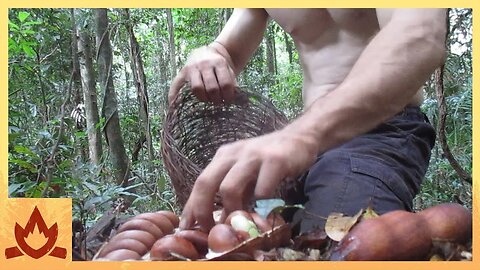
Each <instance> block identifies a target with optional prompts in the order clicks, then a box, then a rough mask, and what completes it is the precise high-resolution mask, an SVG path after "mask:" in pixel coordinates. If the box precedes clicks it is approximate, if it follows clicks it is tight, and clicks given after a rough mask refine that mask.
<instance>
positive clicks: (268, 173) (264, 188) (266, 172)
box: [254, 160, 286, 199]
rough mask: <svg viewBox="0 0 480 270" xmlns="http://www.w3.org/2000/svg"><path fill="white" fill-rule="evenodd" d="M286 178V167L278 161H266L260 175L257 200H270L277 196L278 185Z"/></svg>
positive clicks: (255, 194) (256, 191)
mask: <svg viewBox="0 0 480 270" xmlns="http://www.w3.org/2000/svg"><path fill="white" fill-rule="evenodd" d="M285 177H286V173H285V165H284V164H283V163H281V162H279V161H276V160H270V161H265V162H264V163H263V164H262V167H261V168H260V171H259V173H258V179H257V185H256V186H255V191H254V196H255V199H269V198H272V197H273V196H274V195H275V194H274V193H275V190H276V188H277V184H278V183H280V182H281V180H283V179H284V178H285Z"/></svg>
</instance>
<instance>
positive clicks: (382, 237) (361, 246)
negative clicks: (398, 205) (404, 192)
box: [330, 210, 432, 261]
mask: <svg viewBox="0 0 480 270" xmlns="http://www.w3.org/2000/svg"><path fill="white" fill-rule="evenodd" d="M431 247H432V241H431V239H430V233H429V229H428V225H427V223H426V222H425V221H424V219H423V218H422V217H420V216H419V215H417V214H414V213H410V212H406V211H400V210H398V211H393V212H389V213H387V214H384V215H382V216H380V217H377V218H371V219H367V220H362V221H361V222H360V223H358V224H357V225H355V226H354V227H353V228H352V229H351V230H350V232H349V233H348V234H347V235H346V236H345V237H344V238H343V239H342V240H341V241H340V242H339V244H338V247H337V248H336V249H334V251H333V252H332V255H331V257H330V259H331V260H334V261H336V260H349V261H379V260H380V261H392V260H424V259H425V258H426V256H427V255H428V253H429V252H430V249H431Z"/></svg>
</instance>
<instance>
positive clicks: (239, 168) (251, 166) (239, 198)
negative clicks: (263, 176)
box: [220, 162, 259, 214]
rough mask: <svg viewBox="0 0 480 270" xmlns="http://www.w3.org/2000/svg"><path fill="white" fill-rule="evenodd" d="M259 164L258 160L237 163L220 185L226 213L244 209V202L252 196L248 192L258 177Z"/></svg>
mask: <svg viewBox="0 0 480 270" xmlns="http://www.w3.org/2000/svg"><path fill="white" fill-rule="evenodd" d="M258 169H259V165H258V164H257V163H256V162H246V163H236V164H235V165H234V166H233V167H232V168H231V169H230V171H229V172H228V174H227V175H226V176H225V178H224V179H223V182H222V184H221V185H220V195H221V196H222V204H223V207H224V209H225V212H226V214H229V213H231V212H233V211H235V210H238V209H242V208H243V206H244V202H245V201H246V200H248V199H249V198H250V197H251V195H252V194H251V193H250V194H246V191H248V190H247V189H248V188H249V187H250V186H251V185H250V183H251V182H255V179H256V178H257V173H258Z"/></svg>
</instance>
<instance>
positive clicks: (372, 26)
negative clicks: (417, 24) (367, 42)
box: [266, 8, 379, 43]
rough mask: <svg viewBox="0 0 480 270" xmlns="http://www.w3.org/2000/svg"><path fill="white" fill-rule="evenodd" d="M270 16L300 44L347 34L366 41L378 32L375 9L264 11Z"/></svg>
mask: <svg viewBox="0 0 480 270" xmlns="http://www.w3.org/2000/svg"><path fill="white" fill-rule="evenodd" d="M266 11H267V13H268V14H269V16H270V17H271V18H272V19H273V20H274V21H276V22H277V23H278V24H279V25H280V26H281V27H282V28H283V29H284V30H285V31H286V32H288V33H289V34H290V35H292V37H293V38H294V39H295V40H296V41H299V42H307V43H308V42H311V41H314V40H316V39H319V38H321V37H322V36H323V35H328V36H330V35H332V34H334V33H336V32H338V31H348V32H350V33H351V34H353V35H358V36H364V37H369V36H372V35H373V34H374V33H375V32H376V31H378V29H379V27H378V20H377V17H376V13H375V9H322V8H318V9H266Z"/></svg>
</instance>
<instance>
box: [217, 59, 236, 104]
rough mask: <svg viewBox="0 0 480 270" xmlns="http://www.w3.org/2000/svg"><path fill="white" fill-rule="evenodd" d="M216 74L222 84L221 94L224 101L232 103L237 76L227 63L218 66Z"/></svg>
mask: <svg viewBox="0 0 480 270" xmlns="http://www.w3.org/2000/svg"><path fill="white" fill-rule="evenodd" d="M215 75H216V77H217V80H218V84H219V85H220V94H221V96H222V99H223V101H224V102H225V103H227V104H228V103H231V102H232V101H233V99H234V96H235V76H234V75H233V74H232V73H231V72H230V70H229V68H228V67H227V66H226V65H222V66H219V67H216V68H215ZM232 75H233V76H232Z"/></svg>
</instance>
